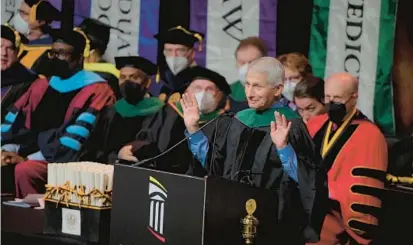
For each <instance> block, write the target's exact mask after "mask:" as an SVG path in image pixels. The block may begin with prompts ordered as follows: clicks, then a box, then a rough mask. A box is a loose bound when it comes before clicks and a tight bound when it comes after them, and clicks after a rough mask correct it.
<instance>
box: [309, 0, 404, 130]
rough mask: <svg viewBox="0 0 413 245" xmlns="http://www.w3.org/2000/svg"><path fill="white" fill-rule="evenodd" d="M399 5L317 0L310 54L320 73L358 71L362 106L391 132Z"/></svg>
mask: <svg viewBox="0 0 413 245" xmlns="http://www.w3.org/2000/svg"><path fill="white" fill-rule="evenodd" d="M396 7H397V3H396V0H364V1H362V0H315V1H314V9H313V18H312V28H311V41H310V55H309V57H310V62H311V64H312V66H313V71H314V74H315V75H316V76H319V77H324V78H327V77H329V76H330V75H331V74H333V73H335V72H344V71H345V72H349V73H351V74H352V75H354V76H357V77H358V78H359V98H358V104H357V106H358V108H359V109H360V110H361V111H362V112H363V113H364V114H365V115H366V116H367V117H368V118H369V119H370V120H374V121H375V122H376V123H377V124H378V125H379V126H380V128H381V129H382V131H383V132H384V133H386V134H391V135H393V134H394V133H395V120H394V107H393V105H394V103H393V87H392V76H391V75H392V74H391V71H392V66H393V49H394V33H395V22H396Z"/></svg>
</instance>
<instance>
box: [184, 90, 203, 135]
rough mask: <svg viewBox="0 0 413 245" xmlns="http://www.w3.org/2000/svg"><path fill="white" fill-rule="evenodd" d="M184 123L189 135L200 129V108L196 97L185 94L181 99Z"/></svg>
mask: <svg viewBox="0 0 413 245" xmlns="http://www.w3.org/2000/svg"><path fill="white" fill-rule="evenodd" d="M181 105H182V109H183V111H184V122H185V126H186V129H187V130H188V132H189V133H194V132H195V131H197V130H198V129H199V108H198V102H197V101H196V98H195V95H189V94H183V95H182V99H181Z"/></svg>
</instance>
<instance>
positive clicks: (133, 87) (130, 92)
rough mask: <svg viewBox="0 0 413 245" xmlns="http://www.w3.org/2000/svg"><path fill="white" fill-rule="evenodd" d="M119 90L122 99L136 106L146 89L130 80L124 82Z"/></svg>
mask: <svg viewBox="0 0 413 245" xmlns="http://www.w3.org/2000/svg"><path fill="white" fill-rule="evenodd" d="M119 88H120V93H121V94H122V97H123V98H124V99H125V100H126V101H127V102H128V103H129V104H131V105H136V104H137V103H138V102H139V101H141V100H142V98H143V96H145V93H146V89H145V88H143V87H142V85H140V84H139V83H135V82H133V81H130V80H126V81H125V82H124V83H122V85H120V87H119Z"/></svg>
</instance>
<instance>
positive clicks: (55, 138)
mask: <svg viewBox="0 0 413 245" xmlns="http://www.w3.org/2000/svg"><path fill="white" fill-rule="evenodd" d="M113 103H114V96H113V92H112V90H111V89H110V87H109V86H108V84H107V83H106V81H104V80H103V78H101V77H100V76H99V75H97V74H95V73H93V72H88V71H79V72H78V73H76V74H75V75H73V76H72V77H71V78H69V79H66V80H62V79H60V78H58V77H52V78H51V79H50V81H48V80H47V79H37V80H36V81H35V82H34V83H33V84H32V85H31V86H30V88H29V90H28V91H27V92H26V93H25V94H24V95H23V96H22V97H21V98H20V99H19V100H18V101H17V102H16V103H15V104H14V106H13V107H12V109H11V110H10V111H9V112H8V114H7V115H6V118H5V122H4V123H3V124H2V125H1V132H2V145H5V144H17V145H19V146H20V148H19V150H18V153H19V154H20V155H22V156H28V155H30V154H33V153H36V154H38V155H37V156H38V157H36V159H35V160H39V159H41V160H45V161H47V162H67V161H71V160H72V159H73V158H74V156H75V155H77V153H78V151H79V150H80V148H81V147H82V143H83V142H84V141H85V140H87V139H88V138H89V136H90V134H91V132H92V130H93V128H94V126H95V120H96V118H97V117H98V116H99V112H100V111H101V110H102V109H103V108H104V107H105V106H109V105H112V104H113Z"/></svg>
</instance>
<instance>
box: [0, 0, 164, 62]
mask: <svg viewBox="0 0 413 245" xmlns="http://www.w3.org/2000/svg"><path fill="white" fill-rule="evenodd" d="M22 1H23V0H5V1H2V6H1V7H2V23H5V22H9V23H11V24H13V17H14V16H15V14H17V13H18V12H17V10H18V9H19V7H20V4H21V2H22ZM49 2H51V3H52V4H53V5H54V6H55V7H56V8H58V9H61V3H62V0H49ZM74 2H75V13H74V14H75V17H74V24H75V25H78V24H80V22H82V20H83V18H84V17H91V18H95V19H98V20H100V21H102V22H103V23H106V24H108V25H110V26H112V27H114V28H113V29H112V30H111V35H110V41H109V44H108V49H107V50H106V53H105V56H104V57H105V59H106V60H107V61H109V62H113V61H114V57H115V56H128V55H137V54H139V55H140V56H142V57H145V58H147V59H149V60H151V61H152V62H155V63H156V61H157V51H158V42H157V40H156V39H155V38H153V35H155V34H156V33H158V26H159V4H160V0H118V1H112V0H74ZM52 26H53V27H54V28H57V27H58V24H56V23H53V25H52Z"/></svg>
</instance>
